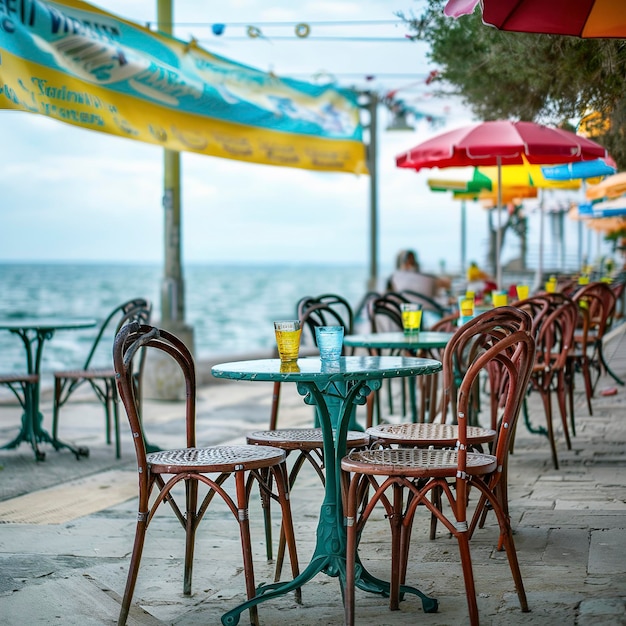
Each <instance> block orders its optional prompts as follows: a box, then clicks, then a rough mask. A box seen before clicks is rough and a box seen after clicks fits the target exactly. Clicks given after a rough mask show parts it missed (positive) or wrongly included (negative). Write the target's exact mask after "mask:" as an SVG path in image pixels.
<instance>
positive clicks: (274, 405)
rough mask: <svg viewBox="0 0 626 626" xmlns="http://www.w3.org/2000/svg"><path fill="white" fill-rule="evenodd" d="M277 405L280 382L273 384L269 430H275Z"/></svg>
mask: <svg viewBox="0 0 626 626" xmlns="http://www.w3.org/2000/svg"><path fill="white" fill-rule="evenodd" d="M279 403H280V382H275V383H274V390H273V392H272V412H271V414H270V430H276V423H277V422H278V405H279Z"/></svg>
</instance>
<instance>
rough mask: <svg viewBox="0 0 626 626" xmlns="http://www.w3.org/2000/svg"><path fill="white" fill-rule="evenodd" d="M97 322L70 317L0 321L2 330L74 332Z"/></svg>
mask: <svg viewBox="0 0 626 626" xmlns="http://www.w3.org/2000/svg"><path fill="white" fill-rule="evenodd" d="M97 323H98V322H97V321H96V320H94V319H87V318H72V317H40V318H39V317H21V318H20V317H15V318H11V319H0V329H2V330H37V331H50V330H75V329H80V328H92V327H93V326H95V325H96V324H97Z"/></svg>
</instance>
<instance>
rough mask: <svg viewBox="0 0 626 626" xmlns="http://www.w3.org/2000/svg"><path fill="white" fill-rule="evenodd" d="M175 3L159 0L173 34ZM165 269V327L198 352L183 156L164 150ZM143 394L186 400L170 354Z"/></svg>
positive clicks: (158, 357)
mask: <svg viewBox="0 0 626 626" xmlns="http://www.w3.org/2000/svg"><path fill="white" fill-rule="evenodd" d="M172 3H173V0H157V20H158V24H157V27H158V29H159V30H160V31H161V32H162V33H167V34H169V35H171V34H172V30H173V29H172V22H173V21H174V20H173V17H172V15H173V11H172ZM163 213H164V225H163V227H164V233H163V236H164V242H163V243H164V268H163V272H164V274H163V281H162V283H161V321H160V325H161V327H163V328H165V329H167V330H168V331H170V332H171V333H173V334H175V335H176V336H177V337H178V338H179V339H180V340H181V341H182V342H183V343H184V344H185V345H186V346H187V347H188V348H189V350H190V351H191V353H192V354H193V352H194V337H193V328H192V327H191V326H187V325H186V324H185V283H184V281H183V271H182V263H181V258H182V255H181V248H182V238H181V227H180V224H181V219H180V217H181V202H180V153H179V152H176V151H174V150H164V151H163ZM142 392H143V395H144V397H146V398H154V399H158V400H184V398H185V393H186V390H185V381H184V379H183V377H182V376H181V372H180V368H179V367H178V366H177V365H176V363H175V362H174V361H173V359H171V358H170V357H169V356H168V355H167V354H165V353H162V352H161V351H160V350H154V351H153V352H152V353H151V354H149V355H148V358H147V359H146V366H145V369H144V374H143V382H142Z"/></svg>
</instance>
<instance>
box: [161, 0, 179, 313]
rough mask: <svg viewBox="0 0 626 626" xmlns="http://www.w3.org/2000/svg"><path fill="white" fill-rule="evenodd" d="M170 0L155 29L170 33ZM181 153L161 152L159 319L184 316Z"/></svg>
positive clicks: (164, 3) (165, 0) (163, 0)
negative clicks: (161, 208) (161, 235)
mask: <svg viewBox="0 0 626 626" xmlns="http://www.w3.org/2000/svg"><path fill="white" fill-rule="evenodd" d="M172 16H173V11H172V0H157V20H158V29H159V31H161V32H162V33H166V34H168V35H171V34H172V22H173V17H172ZM180 204H181V203H180V153H179V152H175V151H173V150H164V152H163V210H164V217H165V221H164V257H165V258H164V276H163V282H162V285H161V322H163V323H166V324H167V323H170V322H174V323H183V322H184V320H185V285H184V281H183V272H182V264H181V219H180Z"/></svg>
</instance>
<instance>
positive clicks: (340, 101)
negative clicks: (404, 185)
mask: <svg viewBox="0 0 626 626" xmlns="http://www.w3.org/2000/svg"><path fill="white" fill-rule="evenodd" d="M357 98H358V94H357V92H355V91H352V90H349V89H342V88H338V87H336V86H334V85H321V86H320V85H314V84H311V83H306V82H303V81H297V80H292V79H288V78H279V77H277V76H274V75H273V74H268V73H266V72H262V71H260V70H257V69H254V68H252V67H249V66H246V65H242V64H239V63H236V62H234V61H231V60H229V59H226V58H224V57H220V56H218V55H215V54H211V53H209V52H207V51H206V50H203V49H202V48H200V47H199V46H197V45H196V44H195V42H194V41H192V42H190V43H185V42H182V41H180V40H178V39H175V38H173V37H170V36H169V35H166V34H163V33H156V32H153V31H151V30H150V29H149V28H145V27H143V26H140V25H138V24H134V23H132V22H129V21H126V20H124V19H121V18H119V17H116V16H115V15H112V14H110V13H107V12H105V11H102V10H101V9H99V8H97V7H94V6H92V5H89V4H87V3H84V2H80V1H79V0H57V1H55V2H49V1H46V0H13V1H12V2H3V3H0V108H4V109H16V110H21V111H28V112H31V113H37V114H40V115H45V116H47V117H51V118H54V119H57V120H59V121H62V122H66V123H68V124H72V125H75V126H80V127H82V128H86V129H89V130H94V131H98V132H104V133H109V134H112V135H118V136H121V137H126V138H128V139H134V140H137V141H144V142H148V143H153V144H156V145H159V146H161V147H163V148H168V149H170V150H176V151H189V152H197V153H201V154H206V155H210V156H215V157H221V158H227V159H235V160H239V161H248V162H251V163H264V164H268V165H278V166H286V167H297V168H302V169H309V170H320V171H337V172H354V173H366V172H367V167H366V158H365V146H364V144H363V139H362V126H361V124H360V121H359V106H358V102H357Z"/></svg>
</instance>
